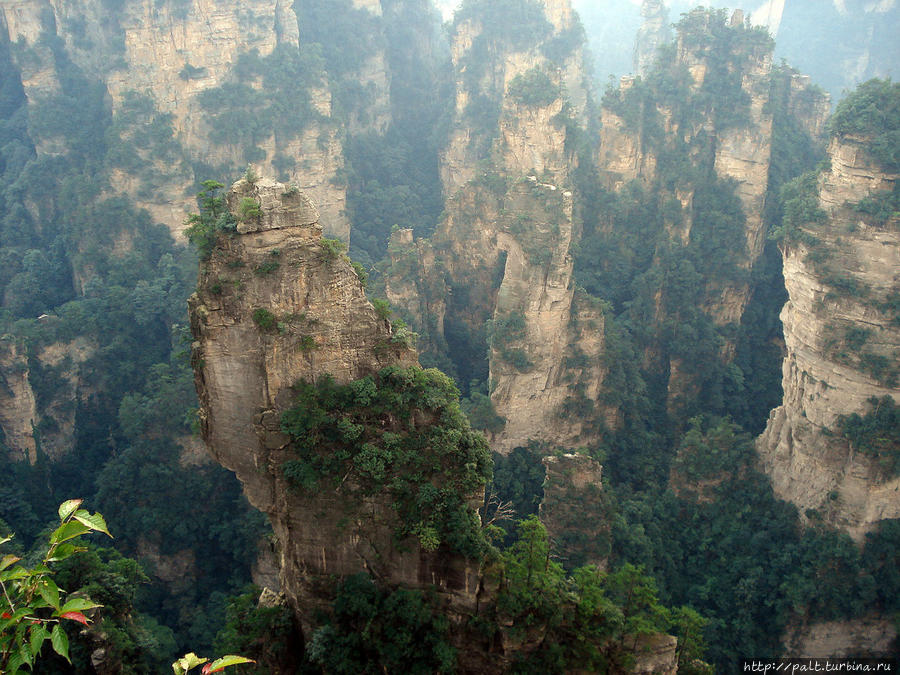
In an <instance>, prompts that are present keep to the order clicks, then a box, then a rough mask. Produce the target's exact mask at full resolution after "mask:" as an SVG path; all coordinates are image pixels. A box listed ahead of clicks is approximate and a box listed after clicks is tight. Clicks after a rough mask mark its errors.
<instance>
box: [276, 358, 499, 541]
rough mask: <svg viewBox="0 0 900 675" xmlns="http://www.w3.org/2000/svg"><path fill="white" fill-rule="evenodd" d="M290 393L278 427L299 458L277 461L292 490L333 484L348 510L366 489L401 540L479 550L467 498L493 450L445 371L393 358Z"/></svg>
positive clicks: (484, 475) (485, 472)
mask: <svg viewBox="0 0 900 675" xmlns="http://www.w3.org/2000/svg"><path fill="white" fill-rule="evenodd" d="M295 391H296V394H297V398H296V403H295V405H294V407H292V408H291V409H290V410H288V411H287V412H285V413H284V415H283V416H282V429H283V431H284V432H285V433H288V434H290V436H291V438H292V441H293V442H292V448H293V451H294V452H295V453H296V458H295V459H291V460H288V461H287V462H285V464H284V465H283V467H282V468H283V471H284V474H285V476H286V478H287V479H288V480H289V481H290V483H291V484H292V485H293V486H294V487H295V488H296V489H298V490H303V491H307V492H315V491H317V490H319V489H321V488H322V487H323V486H325V485H329V486H331V487H330V489H337V490H339V491H340V492H341V493H342V494H345V495H346V496H347V499H345V500H344V502H345V504H346V506H347V508H348V509H350V510H351V511H352V509H353V508H354V500H358V499H359V498H361V497H362V496H365V495H374V494H381V493H384V494H388V495H389V496H390V498H391V500H392V506H393V508H394V510H395V511H396V512H397V515H398V526H397V530H396V536H397V537H398V539H405V538H407V537H410V536H418V537H419V539H420V543H421V544H422V545H423V546H424V547H425V548H426V550H428V549H433V548H434V547H435V546H436V545H438V544H440V545H441V546H445V547H447V548H448V549H449V550H451V551H456V552H458V553H461V554H463V555H466V556H468V557H477V556H478V555H480V553H481V552H482V551H483V550H484V546H485V543H484V540H483V537H482V534H481V530H480V528H479V526H478V522H477V517H476V516H475V514H474V512H473V511H472V510H471V509H470V508H469V507H468V506H467V503H466V502H467V499H469V498H470V497H471V496H472V495H473V494H476V493H477V492H478V491H479V490H480V489H482V488H483V486H484V485H485V483H486V481H487V480H488V477H489V476H490V472H491V461H490V454H489V451H488V449H487V443H486V442H485V440H484V437H482V436H481V435H480V434H478V433H476V432H474V431H472V430H471V428H470V427H469V424H468V421H467V420H466V419H465V417H464V416H463V414H462V412H461V411H460V409H459V403H458V397H459V392H458V390H457V389H456V387H455V386H454V385H453V383H452V381H451V380H450V379H449V378H448V377H447V376H446V375H444V374H443V373H441V372H439V371H437V370H434V369H432V370H422V369H420V368H417V367H410V368H400V367H397V366H394V367H389V368H385V369H384V370H382V371H380V372H379V373H378V374H376V375H370V376H368V377H365V378H362V379H360V380H355V381H353V382H350V383H349V384H346V385H337V384H335V383H334V381H333V380H331V378H329V377H323V378H321V379H320V380H319V382H317V383H316V384H310V383H306V382H299V383H297V385H296V386H295Z"/></svg>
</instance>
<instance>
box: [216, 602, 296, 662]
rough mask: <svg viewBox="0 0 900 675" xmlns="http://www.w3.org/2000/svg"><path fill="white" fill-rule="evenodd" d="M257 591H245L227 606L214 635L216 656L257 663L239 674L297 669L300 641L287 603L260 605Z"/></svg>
mask: <svg viewBox="0 0 900 675" xmlns="http://www.w3.org/2000/svg"><path fill="white" fill-rule="evenodd" d="M259 599H260V591H259V589H258V588H256V587H250V588H247V589H246V590H245V591H244V592H243V593H241V594H240V595H236V596H234V597H233V598H232V599H231V600H230V602H229V603H228V609H227V612H226V617H227V622H226V624H225V627H224V628H222V630H221V631H219V633H218V634H217V635H216V643H215V648H216V651H217V652H219V653H239V654H244V655H245V656H247V657H250V658H252V659H253V660H254V661H256V665H255V666H245V667H243V668H241V670H240V672H242V673H247V674H250V675H264V674H265V673H272V672H285V671H288V670H291V669H293V668H296V667H297V661H298V657H297V654H298V653H299V652H300V650H301V645H302V638H301V636H300V632H299V630H298V628H297V626H295V625H294V614H293V612H292V611H291V609H290V607H288V606H287V605H286V604H275V605H271V606H268V605H264V604H260V603H259Z"/></svg>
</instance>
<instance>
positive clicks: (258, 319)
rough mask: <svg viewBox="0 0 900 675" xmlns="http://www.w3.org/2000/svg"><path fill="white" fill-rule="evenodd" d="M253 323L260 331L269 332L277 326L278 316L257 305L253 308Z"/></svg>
mask: <svg viewBox="0 0 900 675" xmlns="http://www.w3.org/2000/svg"><path fill="white" fill-rule="evenodd" d="M253 323H255V324H256V325H257V326H259V329H260V330H261V331H264V332H266V333H271V332H273V331H274V330H275V329H277V328H278V317H277V316H275V315H274V314H272V312H270V311H269V310H267V309H265V308H264V307H258V308H256V309H254V310H253Z"/></svg>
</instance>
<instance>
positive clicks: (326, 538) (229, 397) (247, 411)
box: [190, 179, 479, 629]
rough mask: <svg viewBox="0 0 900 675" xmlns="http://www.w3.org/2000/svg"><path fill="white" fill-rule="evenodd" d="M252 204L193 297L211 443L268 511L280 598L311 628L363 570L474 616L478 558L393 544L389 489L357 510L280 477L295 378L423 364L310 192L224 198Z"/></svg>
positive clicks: (242, 191) (279, 189) (281, 188)
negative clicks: (335, 588)
mask: <svg viewBox="0 0 900 675" xmlns="http://www.w3.org/2000/svg"><path fill="white" fill-rule="evenodd" d="M248 199H249V200H253V201H254V202H255V203H256V204H258V210H259V214H258V215H254V216H252V217H250V218H246V217H245V219H244V222H243V223H241V224H240V225H239V227H238V232H237V233H235V234H234V235H231V236H222V237H220V239H219V244H218V246H217V247H216V248H215V250H214V251H213V252H212V255H211V257H210V258H209V260H208V261H206V263H205V264H204V265H203V269H202V271H201V275H200V283H199V287H198V291H197V293H196V294H195V295H194V296H193V297H192V299H191V303H190V305H191V325H192V330H193V333H194V338H195V343H194V355H193V361H194V364H195V374H196V384H197V390H198V394H199V397H200V404H201V409H200V421H201V428H202V432H203V436H204V439H205V440H206V442H207V444H208V446H209V448H210V450H211V451H212V453H213V455H214V457H215V458H216V459H217V461H219V462H220V463H221V464H223V465H224V466H226V467H228V468H229V469H231V470H233V471H234V472H235V473H236V474H237V476H238V478H239V479H240V480H241V482H242V483H243V485H244V491H245V493H246V495H247V497H248V499H249V500H250V502H251V503H252V504H253V505H254V506H256V507H257V508H258V509H260V510H262V511H264V512H265V513H266V514H267V515H268V516H269V519H270V521H271V523H272V527H273V530H274V532H275V536H276V537H277V539H278V558H279V559H278V562H279V565H278V566H279V569H280V579H281V587H282V590H283V591H284V593H285V594H286V597H287V598H288V600H289V602H290V603H291V606H292V607H293V608H294V610H295V612H297V614H298V618H299V619H300V620H301V622H302V624H303V626H304V629H308V628H309V627H310V625H311V622H312V621H313V617H314V613H315V610H316V608H317V607H322V606H323V605H324V604H327V601H328V599H329V598H328V593H330V592H331V591H328V590H327V589H328V588H330V582H328V583H325V582H327V581H328V580H330V579H334V578H340V577H343V576H348V575H351V574H355V573H357V572H362V571H367V572H369V573H370V574H371V575H372V576H373V577H374V578H376V579H378V580H379V581H380V582H382V583H384V584H387V585H388V586H397V585H401V586H404V587H407V588H423V587H431V586H432V585H433V586H436V587H437V588H438V589H440V590H441V592H443V593H445V594H446V597H447V598H448V601H449V602H451V604H452V603H457V604H458V605H460V606H466V607H469V606H470V605H471V604H472V603H474V601H475V593H476V591H477V589H478V585H479V570H478V563H477V562H474V563H472V562H470V561H467V560H466V559H464V558H462V557H461V556H456V555H453V554H447V553H446V552H445V551H442V550H438V551H435V552H431V553H429V552H428V551H426V550H424V549H423V548H421V547H420V546H419V545H418V543H417V542H416V541H415V539H413V540H412V541H397V538H396V535H395V525H396V519H397V514H396V511H395V510H394V509H393V508H392V505H391V501H390V499H389V497H388V496H387V495H386V494H381V493H376V494H374V495H370V496H367V497H365V498H364V499H362V503H359V504H351V505H349V506H348V504H346V503H345V500H346V497H344V496H343V493H342V492H341V489H340V488H336V489H323V490H321V491H317V492H316V493H315V494H309V493H306V492H304V491H301V490H297V489H295V488H292V487H291V484H290V483H289V481H288V479H287V478H286V477H285V474H284V472H283V471H282V469H281V467H282V465H283V464H284V463H285V462H286V461H288V460H289V459H291V458H292V457H293V456H294V455H293V453H292V451H291V447H290V437H289V436H287V435H286V434H285V433H284V432H282V430H281V414H282V412H283V411H285V410H286V409H287V408H289V407H290V406H291V405H292V404H293V401H294V392H293V391H292V389H291V387H292V385H294V383H296V382H298V381H305V382H316V381H318V379H319V378H320V377H321V376H323V375H326V374H327V375H329V376H330V377H332V378H333V379H334V381H335V382H337V383H347V382H350V381H352V380H356V379H359V378H362V377H364V376H367V375H371V374H373V373H375V372H377V371H379V370H380V369H382V368H384V367H386V366H389V365H401V366H402V365H414V364H416V362H417V361H416V353H415V351H414V350H413V349H411V348H410V347H409V346H407V344H406V343H405V342H403V341H399V340H395V339H394V337H395V336H394V335H393V334H392V330H391V325H390V324H389V323H388V322H387V321H386V320H384V319H382V318H380V317H379V316H378V315H377V314H376V312H375V310H374V309H373V307H372V305H371V304H370V303H369V302H368V300H367V299H366V297H365V293H364V291H363V287H362V284H361V282H360V280H359V278H358V277H357V275H356V272H355V271H354V270H353V269H352V268H351V266H350V263H349V262H348V261H347V259H346V258H345V257H343V256H342V255H341V254H340V252H339V251H336V250H335V249H334V247H333V245H328V246H326V245H324V244H323V240H322V228H321V226H320V225H319V224H318V214H317V211H316V208H315V207H314V206H313V204H312V202H311V201H310V200H309V198H308V197H306V196H305V195H304V194H303V193H302V192H300V191H299V190H297V189H296V188H289V187H288V186H286V185H284V184H281V183H277V182H275V181H271V180H267V179H260V180H258V181H256V182H253V183H250V182H247V181H246V180H243V181H240V182H238V183H236V184H235V185H234V186H233V187H232V190H231V192H230V194H229V196H228V203H229V204H230V205H231V207H232V209H233V210H234V213H235V214H236V215H240V213H241V211H240V206H241V204H242V203H244V204H246V201H245V200H248ZM269 319H271V321H269ZM350 507H353V508H350ZM357 507H358V508H357ZM348 508H350V510H349V511H348ZM323 589H325V590H323Z"/></svg>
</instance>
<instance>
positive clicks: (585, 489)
mask: <svg viewBox="0 0 900 675" xmlns="http://www.w3.org/2000/svg"><path fill="white" fill-rule="evenodd" d="M542 461H543V464H544V471H545V474H544V499H543V500H542V501H541V505H540V510H539V515H540V518H541V522H542V523H544V525H545V526H546V528H547V534H548V535H549V536H550V540H551V542H552V543H553V550H554V554H555V555H556V557H557V558H559V560H561V561H562V562H563V564H565V565H566V567H568V568H570V569H571V568H574V567H580V566H582V565H594V566H595V567H598V568H599V569H601V570H605V569H606V564H607V558H608V557H609V552H610V545H611V535H610V531H611V529H612V522H611V515H610V512H609V508H608V505H607V503H606V501H605V500H604V495H603V483H602V474H603V467H602V466H601V465H600V463H599V462H598V461H597V460H595V459H593V458H591V457H589V456H587V455H580V454H571V453H569V454H563V455H548V456H547V457H544V459H543V460H542Z"/></svg>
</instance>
